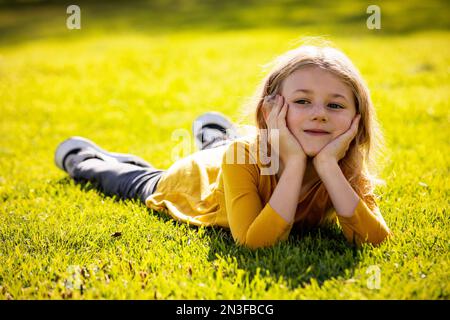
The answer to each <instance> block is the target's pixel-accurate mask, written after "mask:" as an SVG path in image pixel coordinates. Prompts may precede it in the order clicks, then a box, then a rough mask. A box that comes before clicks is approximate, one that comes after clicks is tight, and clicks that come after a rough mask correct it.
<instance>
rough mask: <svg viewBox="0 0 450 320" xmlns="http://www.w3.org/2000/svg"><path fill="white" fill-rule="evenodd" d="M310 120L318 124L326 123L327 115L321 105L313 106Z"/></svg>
mask: <svg viewBox="0 0 450 320" xmlns="http://www.w3.org/2000/svg"><path fill="white" fill-rule="evenodd" d="M311 120H312V121H319V122H327V121H328V115H327V112H326V109H325V106H324V105H323V104H315V105H313V107H312V110H311Z"/></svg>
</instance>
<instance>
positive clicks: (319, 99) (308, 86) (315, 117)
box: [281, 66, 356, 157]
mask: <svg viewBox="0 0 450 320" xmlns="http://www.w3.org/2000/svg"><path fill="white" fill-rule="evenodd" d="M281 95H282V96H283V97H284V99H285V101H286V102H287V103H288V105H289V109H288V113H287V115H286V123H287V126H288V128H289V129H290V130H291V132H292V133H293V135H294V136H295V137H296V138H297V140H298V141H299V142H300V144H301V145H302V148H303V150H304V151H305V153H306V155H308V156H310V157H314V156H315V155H317V154H318V153H319V151H320V150H322V148H323V147H324V146H326V145H327V144H328V143H329V142H330V141H332V140H333V139H335V138H336V137H337V136H339V135H341V134H343V133H344V132H345V131H347V130H348V129H349V128H350V124H351V123H352V119H353V118H354V117H355V115H356V106H355V99H354V96H353V92H352V90H351V88H350V87H349V86H348V85H347V84H346V83H344V82H343V81H342V80H341V79H340V78H339V77H337V76H336V75H334V74H333V73H331V72H329V71H326V70H324V69H321V68H319V67H317V66H306V67H303V68H301V69H299V70H297V71H295V72H293V73H292V74H291V75H289V76H288V77H287V78H286V79H285V80H284V82H283V86H282V88H281ZM320 131H322V132H320Z"/></svg>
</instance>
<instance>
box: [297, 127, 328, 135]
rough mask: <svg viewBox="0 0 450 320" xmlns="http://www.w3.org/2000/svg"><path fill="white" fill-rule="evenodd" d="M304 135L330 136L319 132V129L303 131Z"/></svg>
mask: <svg viewBox="0 0 450 320" xmlns="http://www.w3.org/2000/svg"><path fill="white" fill-rule="evenodd" d="M303 132H305V133H306V134H309V135H311V136H325V135H327V134H330V133H329V132H328V131H325V130H320V129H309V130H303Z"/></svg>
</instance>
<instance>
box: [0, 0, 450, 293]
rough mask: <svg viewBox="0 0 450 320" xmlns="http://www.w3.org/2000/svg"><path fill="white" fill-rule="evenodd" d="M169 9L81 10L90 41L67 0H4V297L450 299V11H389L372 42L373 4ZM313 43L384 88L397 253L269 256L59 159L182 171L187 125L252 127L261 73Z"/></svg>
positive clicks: (437, 6) (341, 246)
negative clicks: (175, 164)
mask: <svg viewBox="0 0 450 320" xmlns="http://www.w3.org/2000/svg"><path fill="white" fill-rule="evenodd" d="M159 2H160V3H159V4H156V5H155V4H153V5H150V4H148V3H147V2H144V1H137V2H136V4H135V5H133V3H131V4H129V6H128V7H126V8H124V7H121V6H120V5H118V4H117V5H107V4H106V3H103V2H100V4H97V5H94V4H89V2H86V3H85V2H81V5H80V6H81V8H82V29H81V30H79V31H68V30H67V29H65V18H66V14H65V6H64V5H67V4H65V3H64V5H62V4H59V3H58V2H49V3H42V4H28V5H25V4H22V5H14V4H8V5H2V4H1V3H0V34H1V36H0V97H1V98H0V101H1V102H0V114H1V117H0V119H1V120H0V121H1V122H0V202H1V205H0V298H1V299H70V298H72V299H304V298H306V299H449V298H450V286H449V282H448V279H450V263H449V261H450V259H449V249H450V241H449V240H450V237H449V234H450V219H449V218H448V215H449V198H450V197H449V196H450V194H449V186H450V183H449V179H448V177H449V167H450V166H449V156H448V155H449V154H450V147H449V136H450V129H449V128H450V126H449V122H450V114H449V111H448V110H449V109H450V103H449V101H450V99H449V92H450V90H449V89H450V87H449V79H450V77H449V71H450V58H449V57H450V54H449V53H450V52H449V48H450V45H449V44H450V42H449V40H450V32H449V25H448V21H447V19H446V17H447V16H448V9H449V8H448V5H446V4H445V2H444V1H442V2H439V1H435V2H426V3H424V4H420V3H412V4H406V3H405V2H404V1H398V2H389V3H386V4H381V5H380V6H381V9H382V19H383V20H382V29H381V30H378V31H370V30H367V29H366V28H365V18H366V16H367V15H366V14H365V5H364V3H360V2H351V1H346V2H344V3H343V4H342V5H339V7H336V6H338V5H337V4H336V5H335V7H332V8H330V7H325V6H323V3H321V2H318V4H317V3H316V2H309V1H305V2H304V3H303V4H298V5H295V4H293V3H292V2H291V1H284V3H282V2H275V1H268V2H265V3H264V4H261V5H256V2H255V3H254V4H250V5H246V6H242V7H239V6H238V4H237V2H234V1H230V2H226V3H228V4H227V5H225V4H223V5H222V6H223V7H222V8H218V9H217V8H215V7H214V5H213V4H212V3H210V2H206V4H205V5H202V6H200V5H199V4H196V3H195V1H178V2H177V1H171V2H170V3H171V4H167V5H164V3H163V2H162V1H159ZM408 3H409V2H408ZM403 5H408V7H402V6H403ZM261 17H264V18H261ZM408 17H410V19H408ZM2 31H3V32H2ZM5 31H6V32H5ZM305 35H327V37H328V39H330V40H332V41H333V42H334V43H335V44H336V45H337V46H338V47H339V48H341V49H343V50H344V51H345V52H346V53H347V54H348V55H349V56H350V58H351V59H352V60H353V61H354V62H355V64H356V65H357V66H358V68H359V69H360V70H361V72H362V73H363V76H364V77H365V78H366V80H367V82H368V84H369V87H370V88H371V91H372V96H373V100H374V102H375V104H376V107H377V110H378V116H379V120H380V122H381V125H382V127H383V130H384V134H385V136H386V142H387V143H386V150H385V156H384V157H383V158H382V159H381V160H382V161H381V164H382V170H381V178H383V179H384V180H385V181H386V184H385V185H383V186H380V187H379V188H378V189H377V193H378V194H379V195H380V200H379V205H380V208H381V210H382V212H383V215H384V217H385V219H386V221H387V223H388V225H389V226H390V228H391V229H392V231H393V233H394V235H395V236H394V238H393V239H392V240H391V241H389V242H386V243H384V244H382V245H381V246H379V247H376V248H373V247H371V246H369V245H366V246H364V247H362V248H361V249H355V248H352V247H351V246H349V245H348V244H346V242H345V240H344V238H343V236H342V234H341V233H340V231H339V230H335V229H332V230H316V231H313V232H311V233H308V234H306V235H303V236H301V237H299V236H291V237H290V239H289V241H288V242H286V243H282V244H278V245H276V246H274V247H272V248H267V249H260V250H256V251H251V250H248V249H245V248H241V247H238V246H236V245H235V244H234V243H233V240H232V238H231V237H230V234H229V233H228V232H227V231H224V230H219V229H205V228H193V227H188V226H186V225H182V224H177V223H175V222H173V221H172V220H171V219H169V218H168V217H166V216H165V215H163V214H160V213H157V212H152V211H151V210H150V209H147V208H145V207H144V206H143V205H141V204H139V203H137V202H134V201H117V200H115V199H113V198H110V197H105V196H103V195H102V194H100V193H99V192H98V191H96V190H95V189H93V188H92V187H91V186H90V185H84V186H83V185H79V184H75V183H73V181H71V180H70V179H69V178H68V177H67V175H66V174H65V173H64V172H62V171H60V170H58V169H57V168H56V167H55V165H54V164H53V153H54V150H55V147H56V146H57V144H58V143H59V142H60V141H62V140H63V139H65V138H66V137H68V136H71V135H82V136H86V137H88V138H90V139H92V140H94V141H96V142H97V143H98V144H100V145H101V146H102V147H104V148H106V149H109V150H113V151H118V152H131V153H134V154H137V155H139V156H141V157H143V158H145V159H147V160H149V161H150V162H151V163H152V164H153V165H155V166H157V167H160V168H167V167H169V166H170V164H171V163H172V160H171V151H172V149H173V148H174V147H176V145H177V144H178V143H179V141H177V140H174V139H171V134H172V132H173V131H174V130H176V129H180V128H182V129H186V130H190V126H191V123H192V120H193V119H194V118H195V117H196V116H197V115H199V114H200V113H202V112H204V111H207V110H211V109H215V110H218V111H221V112H224V113H226V114H228V115H229V116H230V117H231V118H232V119H233V120H238V119H239V116H240V107H241V106H242V105H243V103H244V102H245V101H246V98H247V97H249V96H250V95H251V94H252V93H253V91H254V89H255V86H256V85H257V83H258V81H259V79H261V77H262V73H261V65H263V64H265V63H267V62H269V61H270V59H272V58H273V57H275V56H276V55H278V54H280V53H282V52H284V51H285V50H286V49H290V48H292V47H293V46H294V44H295V42H296V41H297V40H298V39H299V38H300V37H302V36H305ZM117 232H120V235H119V236H113V235H114V234H115V233H117ZM116 235H117V234H116ZM371 266H378V267H379V270H380V275H381V279H380V280H381V281H380V287H379V289H370V288H369V286H368V282H370V280H371V276H373V274H372V273H370V272H368V271H369V270H370V269H369V268H370V267H371Z"/></svg>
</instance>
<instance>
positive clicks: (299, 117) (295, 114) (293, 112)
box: [286, 105, 304, 130]
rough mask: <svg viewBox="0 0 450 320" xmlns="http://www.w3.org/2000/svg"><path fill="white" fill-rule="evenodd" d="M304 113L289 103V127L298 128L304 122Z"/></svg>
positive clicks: (287, 116) (287, 118) (287, 120)
mask: <svg viewBox="0 0 450 320" xmlns="http://www.w3.org/2000/svg"><path fill="white" fill-rule="evenodd" d="M303 118H304V114H303V113H302V112H301V111H300V110H299V108H296V107H295V106H292V105H289V109H288V112H287V114H286V124H287V126H288V127H289V129H291V130H293V129H296V128H297V129H298V128H300V127H301V126H300V125H301V123H302V122H303Z"/></svg>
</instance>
